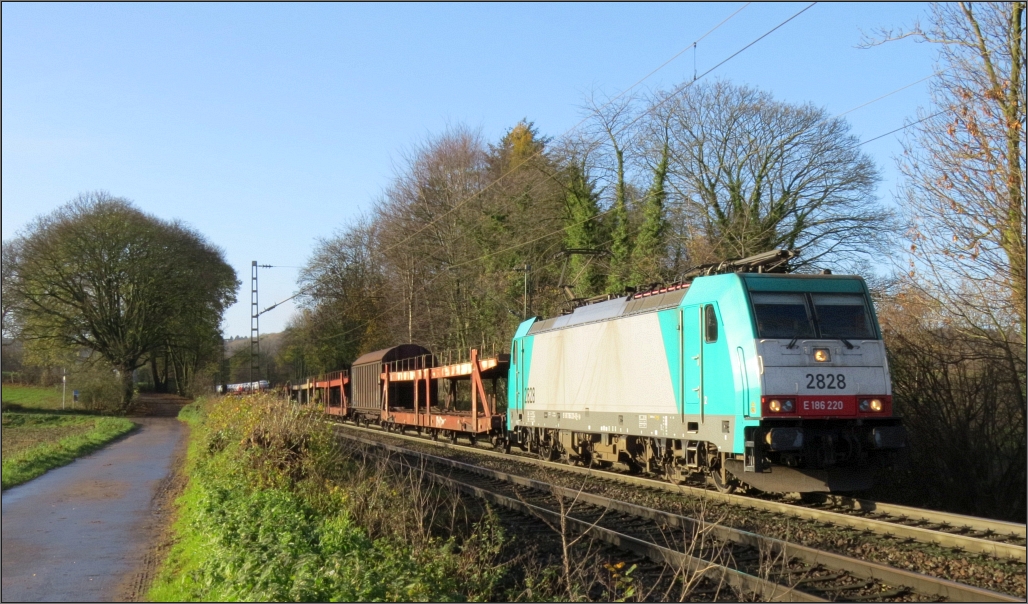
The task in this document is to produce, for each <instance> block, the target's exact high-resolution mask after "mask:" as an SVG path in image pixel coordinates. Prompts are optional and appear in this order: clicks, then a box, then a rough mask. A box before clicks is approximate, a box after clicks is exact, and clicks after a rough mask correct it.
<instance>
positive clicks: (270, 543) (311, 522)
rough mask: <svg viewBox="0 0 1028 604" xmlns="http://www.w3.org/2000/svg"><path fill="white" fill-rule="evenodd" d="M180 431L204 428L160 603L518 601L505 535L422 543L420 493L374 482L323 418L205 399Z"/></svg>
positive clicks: (159, 585)
mask: <svg viewBox="0 0 1028 604" xmlns="http://www.w3.org/2000/svg"><path fill="white" fill-rule="evenodd" d="M179 418H180V419H182V420H183V421H186V422H188V423H189V424H190V426H191V428H190V443H189V450H188V454H187V460H186V465H185V468H184V472H185V474H186V477H187V479H188V483H187V486H186V488H185V491H184V493H183V495H182V496H181V497H180V498H179V499H178V500H177V501H176V508H177V519H176V521H175V524H174V526H173V531H174V538H175V543H174V545H173V546H172V548H171V550H170V551H169V553H168V556H167V558H166V559H165V561H164V563H163V565H162V567H161V570H160V571H159V573H158V576H157V578H156V580H155V582H154V584H153V585H152V586H151V589H150V591H149V594H148V599H149V600H150V601H155V602H160V601H173V602H180V601H299V602H304V601H307V602H318V601H325V602H332V601H350V602H374V601H400V602H410V601H466V600H486V599H501V600H505V599H506V598H504V597H502V596H498V595H497V586H498V581H499V579H500V577H501V576H502V574H503V572H502V569H500V568H498V567H497V566H496V565H495V564H494V563H493V556H494V555H495V553H496V551H497V549H498V547H499V546H500V544H501V543H502V539H503V538H502V534H501V533H500V532H499V530H498V529H493V528H490V527H489V526H487V525H488V524H489V523H488V522H481V523H479V524H477V525H476V526H475V527H472V528H471V529H469V530H468V531H466V532H465V533H464V534H463V535H462V536H460V537H458V536H453V537H435V536H432V535H429V534H427V533H425V534H419V533H418V532H417V531H415V530H414V529H415V528H416V527H415V525H414V524H413V523H410V522H408V523H407V524H404V523H403V519H404V518H407V519H414V518H417V519H418V521H419V522H420V521H421V519H422V518H423V517H424V514H425V513H426V512H429V513H431V511H430V510H425V509H418V508H417V507H416V506H415V505H414V504H413V502H412V499H413V497H411V490H410V488H411V487H410V483H408V484H407V485H404V484H401V483H399V482H396V481H395V479H394V478H393V477H391V476H389V475H387V474H374V475H371V476H365V475H364V474H362V473H361V472H362V471H369V472H370V471H371V468H369V467H368V466H360V465H357V464H355V463H354V462H353V461H351V460H350V459H348V458H346V457H345V456H341V455H340V453H341V452H340V450H339V447H338V441H337V440H336V438H335V437H334V435H333V433H332V432H331V428H329V427H328V426H326V425H325V424H324V422H322V421H321V417H320V413H319V412H318V410H317V409H316V408H311V407H308V408H300V407H296V406H293V405H291V404H290V403H288V402H287V401H281V400H276V399H274V398H273V397H271V396H265V395H259V396H253V397H244V398H231V399H221V400H218V399H213V400H203V399H201V400H199V401H198V402H196V403H193V404H191V405H189V406H187V407H185V408H184V409H183V410H182V412H181V413H180V414H179ZM330 477H331V478H330ZM348 477H349V478H348ZM418 484H421V483H420V482H419V483H418ZM405 486H407V487H408V489H407V490H405V489H404V487H405ZM361 489H365V490H367V489H371V490H372V491H373V492H369V491H366V492H362V491H361ZM422 494H427V493H424V492H422ZM375 501H381V504H382V505H381V509H379V510H378V511H375V510H372V509H371V504H372V503H373V502H375ZM378 507H379V506H375V508H378ZM372 515H373V516H374V518H377V519H378V520H379V521H378V522H369V519H370V518H371V517H372ZM440 515H441V512H440ZM369 524H374V525H376V526H379V527H381V528H379V529H373V528H369Z"/></svg>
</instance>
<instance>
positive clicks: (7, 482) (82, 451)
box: [2, 417, 135, 489]
mask: <svg viewBox="0 0 1028 604" xmlns="http://www.w3.org/2000/svg"><path fill="white" fill-rule="evenodd" d="M92 421H93V428H92V430H90V431H88V432H86V433H85V434H75V435H72V436H68V437H65V438H62V439H61V440H59V441H57V442H55V443H54V442H51V443H43V444H40V445H37V446H35V447H32V448H30V449H27V450H25V451H21V452H18V453H15V454H13V455H11V456H9V457H7V458H5V459H4V460H3V470H2V473H3V477H2V482H3V486H2V488H3V489H9V488H11V487H13V486H16V485H19V484H22V483H24V482H27V481H29V480H32V479H33V478H36V477H37V476H41V475H42V474H44V473H45V472H46V471H47V470H52V469H53V468H58V467H60V466H63V465H67V464H69V463H71V462H72V461H75V459H76V458H78V457H82V456H83V455H86V454H87V453H91V452H93V451H96V450H97V449H99V448H100V447H102V446H104V445H106V444H107V443H109V442H111V441H112V440H114V439H115V438H118V437H119V436H121V435H122V434H125V433H127V432H129V431H130V430H132V429H133V428H134V427H135V424H133V423H132V422H130V421H129V420H127V419H124V418H120V417H98V418H96V419H95V420H92Z"/></svg>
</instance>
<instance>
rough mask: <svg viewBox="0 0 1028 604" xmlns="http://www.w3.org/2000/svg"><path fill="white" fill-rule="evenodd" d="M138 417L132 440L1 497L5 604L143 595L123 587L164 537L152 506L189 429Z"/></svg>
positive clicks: (173, 421)
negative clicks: (138, 425) (7, 603)
mask: <svg viewBox="0 0 1028 604" xmlns="http://www.w3.org/2000/svg"><path fill="white" fill-rule="evenodd" d="M169 411H170V410H169ZM169 415H170V413H169ZM132 419H133V421H135V422H136V423H138V424H140V428H139V429H138V430H136V431H134V432H131V433H130V434H129V435H128V436H126V437H125V438H122V439H121V440H118V441H116V442H114V443H112V444H111V445H108V446H107V447H105V448H103V449H101V450H99V451H97V452H95V453H92V454H91V455H88V456H86V457H83V458H81V459H78V460H76V461H74V462H72V463H71V464H69V465H67V466H64V467H61V468H57V469H55V470H51V471H49V472H47V473H46V474H44V475H43V476H40V477H39V478H37V479H35V480H31V481H29V482H27V483H25V484H23V485H20V486H17V487H14V488H12V489H9V490H7V491H5V492H4V493H3V498H2V500H3V501H2V508H3V510H2V512H3V514H2V515H3V527H2V528H3V534H2V542H3V543H2V546H3V550H2V573H0V574H2V599H3V601H4V602H12V601H36V602H39V601H83V602H107V601H113V600H118V599H125V598H134V597H139V596H140V595H141V594H138V593H136V592H135V591H134V590H133V589H132V587H126V585H127V584H129V583H131V582H133V577H135V576H137V575H138V574H139V569H140V567H141V566H142V565H144V564H145V560H146V558H147V557H148V552H149V550H150V548H151V546H152V542H153V541H154V540H155V538H156V537H157V533H159V530H160V527H158V526H155V524H156V523H155V522H154V510H153V507H154V502H155V499H160V493H161V492H162V491H163V490H164V489H162V488H161V485H162V484H166V483H167V478H168V476H169V475H171V474H172V470H173V469H174V465H175V463H174V462H175V461H176V459H177V458H178V457H179V456H180V455H181V450H182V446H183V444H184V436H185V434H186V428H185V426H183V425H182V423H181V422H179V421H178V420H176V419H175V418H174V417H135V418H132Z"/></svg>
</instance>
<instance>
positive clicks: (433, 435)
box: [431, 430, 439, 440]
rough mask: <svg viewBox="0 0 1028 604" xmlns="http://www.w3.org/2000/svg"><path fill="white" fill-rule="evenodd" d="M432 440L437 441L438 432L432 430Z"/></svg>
mask: <svg viewBox="0 0 1028 604" xmlns="http://www.w3.org/2000/svg"><path fill="white" fill-rule="evenodd" d="M431 432H432V440H439V430H432V431H431Z"/></svg>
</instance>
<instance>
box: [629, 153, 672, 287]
mask: <svg viewBox="0 0 1028 604" xmlns="http://www.w3.org/2000/svg"><path fill="white" fill-rule="evenodd" d="M667 170H668V145H667V144H666V143H665V145H664V147H663V149H661V154H660V161H658V162H657V165H656V166H655V167H654V168H653V184H652V185H651V186H650V190H649V192H648V193H647V194H646V198H645V199H644V200H643V221H642V226H641V227H640V228H639V236H638V237H637V238H636V240H635V249H634V250H632V272H631V280H632V283H637V284H647V283H654V282H658V281H662V280H663V279H664V277H665V275H663V274H662V273H663V270H662V268H663V267H662V265H663V260H664V258H665V256H666V251H667V250H666V249H665V247H666V246H665V243H666V237H667V218H666V217H665V215H664V202H665V200H666V199H667V192H666V191H665V190H664V183H665V181H666V180H667Z"/></svg>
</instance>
